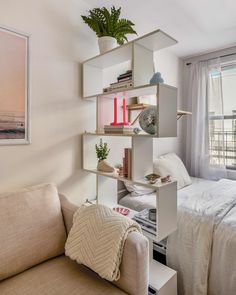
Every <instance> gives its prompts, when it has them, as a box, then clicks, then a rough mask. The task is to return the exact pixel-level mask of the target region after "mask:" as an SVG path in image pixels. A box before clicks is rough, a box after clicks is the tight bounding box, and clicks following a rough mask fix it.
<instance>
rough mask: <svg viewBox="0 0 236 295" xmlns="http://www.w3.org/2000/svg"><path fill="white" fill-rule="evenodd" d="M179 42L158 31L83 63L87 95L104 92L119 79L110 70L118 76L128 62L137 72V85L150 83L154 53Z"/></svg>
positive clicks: (135, 85) (135, 81) (85, 93)
mask: <svg viewBox="0 0 236 295" xmlns="http://www.w3.org/2000/svg"><path fill="white" fill-rule="evenodd" d="M176 43H177V41H176V40H175V39H173V38H172V37H170V36H169V35H167V34H166V33H164V32H162V31H161V30H156V31H154V32H152V33H150V34H147V35H144V36H141V37H139V38H137V39H135V40H133V41H130V42H128V43H126V44H124V45H122V46H118V47H116V48H114V49H113V50H110V51H108V52H106V53H104V54H100V55H97V56H95V57H93V58H91V59H89V60H87V61H85V62H83V97H84V98H89V97H95V96H98V95H100V94H103V88H104V87H107V86H109V84H110V83H113V82H116V81H114V77H113V75H112V76H111V79H112V80H109V75H107V70H108V72H109V69H110V72H113V73H114V72H116V76H118V75H119V74H121V73H122V66H120V65H122V64H123V65H124V67H123V70H124V69H125V70H127V65H128V67H129V69H130V70H132V71H133V77H132V82H133V87H137V86H143V85H145V84H148V83H149V81H150V79H151V77H152V75H153V74H154V63H153V59H154V52H155V51H157V50H160V49H162V48H166V47H169V46H171V45H174V44H176Z"/></svg>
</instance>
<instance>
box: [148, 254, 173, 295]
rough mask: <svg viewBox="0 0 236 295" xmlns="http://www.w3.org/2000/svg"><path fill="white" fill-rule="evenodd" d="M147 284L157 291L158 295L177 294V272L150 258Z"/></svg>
mask: <svg viewBox="0 0 236 295" xmlns="http://www.w3.org/2000/svg"><path fill="white" fill-rule="evenodd" d="M149 285H150V286H151V287H152V288H153V289H154V290H156V291H157V292H158V295H177V273H176V271H175V270H173V269H171V268H169V267H167V266H165V265H163V264H161V263H159V262H158V261H155V260H153V259H151V260H150V262H149Z"/></svg>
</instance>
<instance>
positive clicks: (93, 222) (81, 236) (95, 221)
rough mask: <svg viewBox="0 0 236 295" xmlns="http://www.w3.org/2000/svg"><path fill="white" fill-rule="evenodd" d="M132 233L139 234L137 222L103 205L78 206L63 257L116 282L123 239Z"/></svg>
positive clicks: (139, 229) (118, 274) (118, 275)
mask: <svg viewBox="0 0 236 295" xmlns="http://www.w3.org/2000/svg"><path fill="white" fill-rule="evenodd" d="M132 231H138V232H141V228H140V226H139V224H138V223H136V222H135V221H133V220H132V219H130V218H128V217H125V216H122V215H121V214H119V213H116V212H114V211H113V210H112V209H110V208H108V207H106V206H103V205H91V206H81V207H80V208H79V209H78V210H77V211H76V212H75V214H74V218H73V226H72V228H71V231H70V233H69V235H68V239H67V241H66V245H65V254H66V256H69V257H70V258H71V259H72V260H76V261H77V262H78V263H81V264H84V265H86V266H87V267H89V268H90V269H92V270H93V271H95V272H96V273H98V274H99V275H100V276H101V277H102V278H104V279H106V280H109V281H114V280H118V279H119V277H120V270H119V267H120V263H121V259H122V254H123V249H124V244H125V240H126V237H127V236H128V234H129V233H130V232H132Z"/></svg>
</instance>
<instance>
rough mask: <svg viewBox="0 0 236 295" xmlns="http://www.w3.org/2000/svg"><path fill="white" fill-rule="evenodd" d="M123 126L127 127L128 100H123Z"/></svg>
mask: <svg viewBox="0 0 236 295" xmlns="http://www.w3.org/2000/svg"><path fill="white" fill-rule="evenodd" d="M123 124H124V125H126V124H127V122H126V99H125V98H123Z"/></svg>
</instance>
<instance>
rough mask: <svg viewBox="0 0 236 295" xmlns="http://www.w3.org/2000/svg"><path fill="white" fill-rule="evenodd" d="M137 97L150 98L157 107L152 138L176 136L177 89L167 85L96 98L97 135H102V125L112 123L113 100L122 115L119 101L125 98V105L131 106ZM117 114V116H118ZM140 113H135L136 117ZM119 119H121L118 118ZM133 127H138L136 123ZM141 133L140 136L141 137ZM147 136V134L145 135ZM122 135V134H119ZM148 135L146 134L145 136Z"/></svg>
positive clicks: (135, 89) (157, 85)
mask: <svg viewBox="0 0 236 295" xmlns="http://www.w3.org/2000/svg"><path fill="white" fill-rule="evenodd" d="M138 96H145V97H148V96H149V97H151V98H152V101H154V103H155V105H156V106H157V114H156V116H157V134H154V135H152V136H153V137H176V136H177V124H176V118H177V88H175V87H173V86H170V85H167V84H155V85H150V84H148V85H144V86H142V87H136V88H133V89H130V90H126V91H121V92H114V93H107V94H103V95H99V96H98V97H97V130H96V132H97V133H100V134H102V133H103V132H104V131H103V130H104V129H103V128H104V125H109V124H110V123H111V122H113V98H115V97H116V98H117V99H118V102H119V113H120V115H121V114H122V107H121V101H122V99H123V98H126V100H127V105H129V104H133V103H134V102H135V100H134V99H135V98H137V97H138ZM119 113H118V115H119ZM139 113H140V111H137V113H136V115H137V114H139ZM118 119H121V118H118ZM133 127H139V124H138V122H137V123H136V124H135V125H134V126H133ZM143 134H144V132H142V133H141V134H140V135H143ZM146 134H147V133H146ZM121 135H122V134H121ZM147 135H148V134H147Z"/></svg>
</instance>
